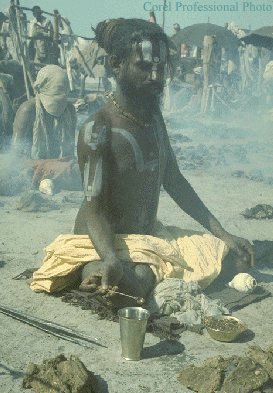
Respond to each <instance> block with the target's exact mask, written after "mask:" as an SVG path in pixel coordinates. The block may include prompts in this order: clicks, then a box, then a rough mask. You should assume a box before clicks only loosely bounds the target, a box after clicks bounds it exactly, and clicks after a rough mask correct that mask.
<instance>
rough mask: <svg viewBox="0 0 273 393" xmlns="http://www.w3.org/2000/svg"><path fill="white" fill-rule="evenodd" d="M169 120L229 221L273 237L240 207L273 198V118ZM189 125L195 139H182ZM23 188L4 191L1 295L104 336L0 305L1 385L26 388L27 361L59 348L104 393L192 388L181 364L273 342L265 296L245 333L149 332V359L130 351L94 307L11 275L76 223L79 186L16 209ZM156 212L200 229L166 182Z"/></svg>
mask: <svg viewBox="0 0 273 393" xmlns="http://www.w3.org/2000/svg"><path fill="white" fill-rule="evenodd" d="M167 124H168V127H169V130H170V136H171V139H172V143H173V146H174V149H175V151H176V154H177V157H178V158H179V163H180V166H181V169H182V170H183V173H184V175H185V176H186V177H187V179H188V180H189V181H190V182H191V184H192V185H193V186H194V188H195V189H196V191H197V192H198V193H199V195H200V196H201V197H202V199H203V200H204V202H205V203H206V205H207V206H208V207H209V208H210V210H211V211H212V212H213V213H214V214H215V215H216V217H217V218H218V219H219V220H220V222H221V223H222V225H223V226H224V227H225V228H226V229H227V230H228V231H230V232H231V233H233V234H235V235H239V236H242V237H246V238H248V239H249V240H255V239H259V240H265V239H267V240H273V220H260V221H258V220H246V219H245V218H244V217H243V216H242V215H240V213H241V212H242V211H243V210H244V209H245V208H249V207H253V206H255V205H256V204H258V203H267V204H271V205H272V204H273V182H271V180H272V179H271V178H270V170H271V171H272V164H273V156H272V147H273V136H272V135H273V133H272V131H271V130H270V127H268V126H265V125H261V124H258V123H255V122H254V120H253V119H251V118H250V115H248V116H246V117H244V116H238V117H237V118H236V117H233V118H232V121H230V120H229V121H227V120H221V121H213V120H208V119H206V120H204V119H200V118H199V119H198V120H195V121H194V122H189V120H186V121H185V122H182V121H181V117H180V116H178V115H173V116H170V115H168V116H167ZM202 124H203V126H202ZM182 134H183V136H187V137H188V138H190V140H188V141H183V140H182V139H181V135H182ZM189 163H194V166H190V165H189ZM234 171H241V177H235V176H234V175H232V174H233V173H234ZM242 172H243V173H242ZM271 176H272V173H271ZM67 195H70V196H71V197H73V199H74V202H70V203H68V202H64V201H63V197H64V196H67ZM19 197H20V195H16V196H14V197H0V210H1V216H0V224H1V225H0V226H1V241H0V252H1V254H0V259H1V265H0V266H1V267H0V272H1V276H0V285H1V301H0V304H3V305H7V306H10V307H14V308H17V309H20V310H21V311H24V312H26V313H28V314H30V315H32V316H36V317H40V318H43V319H47V320H51V321H54V322H56V323H59V324H61V325H65V326H67V327H70V328H73V329H75V330H77V331H79V332H83V333H85V334H86V335H89V336H90V337H91V338H94V337H96V338H97V339H98V342H99V343H100V344H102V345H104V347H101V346H97V345H93V346H91V348H84V347H81V346H79V345H76V344H72V343H69V342H67V341H64V340H62V339H58V338H56V337H53V336H50V335H47V334H45V333H43V332H41V331H39V330H36V329H35V328H32V327H30V326H27V325H24V324H23V323H21V322H18V321H15V320H13V319H11V318H9V317H7V316H4V315H3V314H0V326H1V334H0V348H1V349H0V391H1V393H20V392H23V391H24V390H23V389H22V387H21V384H22V378H23V375H24V371H25V369H26V367H27V365H28V364H29V363H30V362H36V363H40V362H42V360H43V359H45V358H49V357H53V356H56V355H57V354H59V353H64V354H65V355H66V356H69V355H71V354H74V355H77V356H79V357H80V359H81V360H82V361H83V362H84V363H85V365H86V366H87V368H88V369H90V370H92V371H94V372H95V373H96V375H98V378H99V381H100V383H99V385H100V392H101V393H106V392H109V393H123V392H126V393H128V392H130V393H141V392H151V393H163V392H164V393H165V392H167V391H169V392H174V393H176V392H177V393H178V392H181V393H182V392H185V393H186V392H187V389H185V388H184V387H183V386H181V385H180V384H179V383H178V382H177V380H176V376H177V373H178V372H179V370H181V369H182V368H183V367H185V366H187V365H189V364H190V363H193V362H194V363H195V364H197V363H199V362H201V361H202V360H204V359H206V358H207V357H209V356H214V355H218V354H221V355H223V356H228V355H230V354H239V353H243V351H244V350H245V349H246V348H247V347H248V346H249V345H251V344H254V343H255V344H258V345H260V346H261V347H262V348H266V347H267V346H268V345H269V344H272V343H273V338H272V322H273V314H272V306H273V300H272V298H267V299H265V300H263V301H262V302H260V303H257V304H252V305H250V306H248V307H245V308H244V309H242V310H240V311H237V312H235V313H234V315H235V316H237V317H239V318H241V319H242V320H243V321H245V322H246V324H247V325H248V327H249V329H250V330H252V331H253V335H252V336H249V338H248V340H245V342H240V343H232V344H228V343H220V342H217V341H214V340H212V339H211V338H210V337H209V336H208V334H207V333H206V332H205V334H204V335H203V336H200V335H197V334H195V333H191V332H185V333H183V334H182V335H181V339H180V341H179V342H169V341H164V340H162V341H160V340H159V339H158V338H156V337H155V336H153V335H152V334H147V335H146V340H145V349H144V352H143V359H142V360H141V361H139V362H128V361H125V360H123V359H122V358H121V356H120V354H121V348H120V340H119V325H118V324H117V323H114V322H109V321H105V320H98V318H97V316H96V315H92V314H91V313H90V312H89V311H83V310H81V309H78V308H76V307H74V306H71V305H68V304H64V303H62V302H61V300H60V299H56V298H53V297H51V296H48V295H45V294H36V293H33V292H32V291H31V290H30V289H29V288H28V287H27V285H26V283H25V282H24V281H15V280H12V277H14V276H16V275H17V274H19V273H21V272H22V271H24V270H25V269H26V268H31V267H38V266H39V265H40V263H41V261H42V258H43V248H44V247H45V246H46V245H47V244H48V243H50V242H51V241H52V240H53V239H54V238H55V237H56V236H57V235H59V234H61V233H69V232H71V230H72V227H73V223H74V219H75V215H76V212H77V209H78V206H79V203H80V200H81V192H65V191H63V192H61V193H59V194H56V195H55V196H54V197H53V199H54V200H55V201H57V202H58V203H60V205H61V208H60V210H52V211H50V212H48V213H40V212H35V213H27V212H22V211H18V210H16V204H17V201H18V199H19ZM158 217H159V219H160V220H162V222H163V223H165V224H175V225H178V226H180V227H182V228H190V229H200V226H199V225H198V224H196V223H195V222H194V221H193V220H192V219H191V218H189V217H187V216H186V215H185V214H184V213H183V212H182V211H180V209H179V208H178V207H177V206H176V205H175V203H174V202H173V201H172V200H171V199H170V198H169V196H168V195H167V194H166V192H164V191H162V195H161V200H160V208H159V214H158ZM263 273H264V275H263V282H260V283H259V284H260V285H263V286H264V287H266V288H268V289H269V290H270V291H271V292H273V269H272V270H271V269H269V268H268V269H267V270H263Z"/></svg>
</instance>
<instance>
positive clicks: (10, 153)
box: [0, 148, 32, 196]
mask: <svg viewBox="0 0 273 393" xmlns="http://www.w3.org/2000/svg"><path fill="white" fill-rule="evenodd" d="M31 188H32V181H31V168H30V166H29V164H28V160H26V159H25V158H19V157H18V155H17V154H16V152H15V151H14V149H12V148H10V149H9V150H6V152H4V153H2V154H0V195H2V196H13V195H17V194H19V193H21V192H23V191H26V190H29V189H31Z"/></svg>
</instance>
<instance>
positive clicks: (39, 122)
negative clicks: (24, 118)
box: [31, 64, 75, 159]
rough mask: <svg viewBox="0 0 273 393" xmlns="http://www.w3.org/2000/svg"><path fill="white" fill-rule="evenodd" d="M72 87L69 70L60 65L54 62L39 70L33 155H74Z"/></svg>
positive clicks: (36, 89)
mask: <svg viewBox="0 0 273 393" xmlns="http://www.w3.org/2000/svg"><path fill="white" fill-rule="evenodd" d="M69 90H70V88H69V81H68V77H67V74H66V72H65V71H64V70H63V69H62V68H61V67H59V66H57V65H53V64H51V65H48V66H46V67H43V68H42V69H41V70H40V71H39V72H38V75H37V79H36V82H35V92H36V118H35V123H34V127H33V144H32V151H31V158H32V159H46V158H61V157H65V156H70V155H73V153H74V134H75V120H74V113H73V112H72V111H71V110H70V107H69V106H68V94H69Z"/></svg>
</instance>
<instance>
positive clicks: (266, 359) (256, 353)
mask: <svg viewBox="0 0 273 393" xmlns="http://www.w3.org/2000/svg"><path fill="white" fill-rule="evenodd" d="M247 354H248V356H249V357H250V358H251V359H253V360H254V361H256V362H257V363H259V364H260V365H261V366H262V367H263V368H264V369H265V370H266V372H267V373H268V375H269V376H270V378H271V379H272V380H273V354H272V353H270V352H266V351H263V350H262V349H261V348H260V347H258V346H257V345H253V346H251V347H249V348H248V351H247Z"/></svg>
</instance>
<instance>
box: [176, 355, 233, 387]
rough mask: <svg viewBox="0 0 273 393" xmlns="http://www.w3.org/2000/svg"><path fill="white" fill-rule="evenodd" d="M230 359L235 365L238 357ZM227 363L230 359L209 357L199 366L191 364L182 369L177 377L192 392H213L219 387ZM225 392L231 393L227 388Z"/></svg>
mask: <svg viewBox="0 0 273 393" xmlns="http://www.w3.org/2000/svg"><path fill="white" fill-rule="evenodd" d="M232 359H233V361H234V367H235V366H236V363H238V359H237V358H236V357H234V358H232ZM229 363H230V361H227V360H225V359H223V358H222V357H221V356H218V357H214V358H210V359H208V360H206V361H205V362H204V365H202V366H200V367H196V366H193V365H191V366H190V367H188V368H186V369H184V370H182V371H181V372H180V374H179V375H178V377H177V379H178V381H180V382H181V383H182V384H183V385H184V386H186V387H187V388H189V389H191V390H193V391H194V392H198V393H214V392H216V391H219V390H220V389H221V385H222V381H223V379H224V376H225V370H226V369H227V367H228V366H229ZM227 392H229V393H231V392H230V391H229V390H227Z"/></svg>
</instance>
